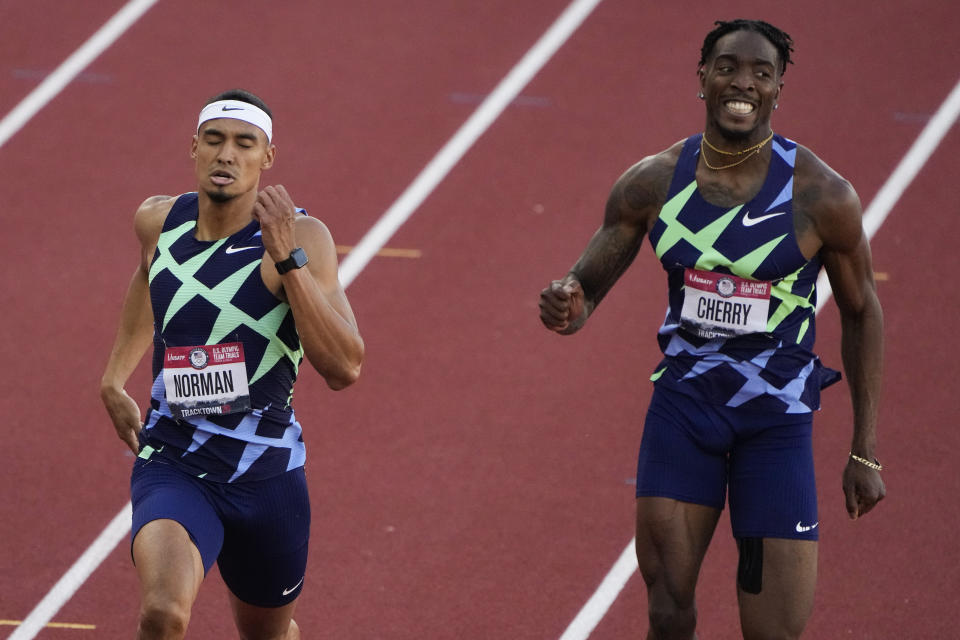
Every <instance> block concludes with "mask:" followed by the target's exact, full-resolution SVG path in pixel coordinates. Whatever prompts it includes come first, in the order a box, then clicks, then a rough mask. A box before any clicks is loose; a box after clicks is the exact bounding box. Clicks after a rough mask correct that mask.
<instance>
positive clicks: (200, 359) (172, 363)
mask: <svg viewBox="0 0 960 640" xmlns="http://www.w3.org/2000/svg"><path fill="white" fill-rule="evenodd" d="M163 384H164V387H166V391H167V404H168V405H169V406H170V411H171V413H173V417H174V418H177V419H180V418H188V417H190V416H198V415H199V416H210V415H218V416H219V415H227V414H230V413H244V412H247V411H250V390H249V388H248V386H247V365H246V362H245V361H244V358H243V343H241V342H230V343H226V344H214V345H198V346H195V347H167V348H166V350H165V351H164V356H163Z"/></svg>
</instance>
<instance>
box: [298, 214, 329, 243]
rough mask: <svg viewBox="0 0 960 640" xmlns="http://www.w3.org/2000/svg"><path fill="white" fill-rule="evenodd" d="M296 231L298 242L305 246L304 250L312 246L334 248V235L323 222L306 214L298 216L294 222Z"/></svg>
mask: <svg viewBox="0 0 960 640" xmlns="http://www.w3.org/2000/svg"><path fill="white" fill-rule="evenodd" d="M294 225H295V226H294V230H295V232H296V234H297V242H298V243H299V244H301V245H304V249H308V248H309V247H310V246H313V247H316V248H326V247H333V235H331V233H330V229H328V228H327V225H325V224H324V223H323V222H322V221H320V220H319V219H317V218H314V217H312V216H308V215H306V214H303V215H300V216H297V219H296V221H295V222H294Z"/></svg>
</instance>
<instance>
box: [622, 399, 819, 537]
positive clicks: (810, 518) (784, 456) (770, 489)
mask: <svg viewBox="0 0 960 640" xmlns="http://www.w3.org/2000/svg"><path fill="white" fill-rule="evenodd" d="M812 431H813V415H812V414H810V413H805V414H783V413H765V412H763V413H761V412H750V411H743V410H739V409H736V408H731V407H724V406H719V405H711V404H706V403H701V402H698V401H697V400H695V399H693V398H691V397H689V396H686V395H683V394H681V393H677V392H676V391H671V390H669V389H663V388H660V387H659V386H657V387H655V388H654V392H653V397H652V399H651V400H650V408H649V410H648V411H647V418H646V423H645V425H644V429H643V438H642V441H641V443H640V454H639V457H638V463H637V497H638V498H639V497H644V496H659V497H666V498H673V499H675V500H681V501H683V502H692V503H695V504H702V505H706V506H709V507H713V508H715V509H721V510H722V509H723V507H724V503H725V502H726V493H727V490H728V488H729V499H730V524H731V528H732V529H733V535H734V536H735V537H737V538H791V539H799V540H816V539H817V538H818V533H819V526H818V525H819V521H818V518H817V490H816V483H815V480H814V468H813V444H812Z"/></svg>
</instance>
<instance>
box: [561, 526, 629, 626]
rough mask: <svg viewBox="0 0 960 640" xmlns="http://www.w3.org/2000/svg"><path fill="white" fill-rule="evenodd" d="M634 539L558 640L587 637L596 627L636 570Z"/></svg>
mask: <svg viewBox="0 0 960 640" xmlns="http://www.w3.org/2000/svg"><path fill="white" fill-rule="evenodd" d="M635 540H636V538H634V539H633V540H631V541H630V544H628V545H627V548H626V549H624V550H623V553H621V554H620V557H619V558H617V561H616V562H614V563H613V568H612V569H610V571H609V572H607V575H606V577H604V579H603V582H601V583H600V586H599V587H598V588H597V590H596V591H594V593H593V595H592V596H590V599H589V600H587V604H585V605H583V608H582V609H580V613H578V614H577V617H576V618H574V619H573V622H571V623H570V626H569V627H567V630H566V631H564V632H563V635H562V636H560V640H579V639H580V638H588V637H590V634H591V633H593V630H594V629H596V628H597V625H598V624H600V621H601V620H603V616H605V615H606V614H607V611H609V609H610V606H611V605H612V604H613V601H614V600H616V599H617V596H618V595H619V594H620V592H621V591H623V588H624V587H625V586H626V584H627V580H629V579H630V577H631V576H633V574H634V572H635V571H636V570H637V568H638V567H637V554H636V551H635V549H634V546H635Z"/></svg>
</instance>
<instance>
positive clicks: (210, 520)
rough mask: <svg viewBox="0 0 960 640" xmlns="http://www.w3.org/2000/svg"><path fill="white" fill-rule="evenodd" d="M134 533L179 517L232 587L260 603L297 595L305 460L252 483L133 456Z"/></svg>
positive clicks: (208, 563) (303, 547)
mask: <svg viewBox="0 0 960 640" xmlns="http://www.w3.org/2000/svg"><path fill="white" fill-rule="evenodd" d="M130 493H131V497H132V502H133V527H132V530H131V537H130V541H131V548H132V544H133V539H134V538H136V536H137V533H138V532H139V531H140V529H141V528H142V527H143V526H144V525H145V524H147V523H148V522H151V521H153V520H158V519H170V520H175V521H176V522H179V523H180V524H181V525H182V526H183V528H184V529H186V531H187V533H188V534H189V535H190V539H191V540H192V541H193V543H194V544H195V545H196V546H197V549H198V550H199V551H200V556H201V558H203V569H204V573H206V572H207V571H209V570H210V567H212V566H213V563H214V561H216V562H217V565H218V567H219V569H220V575H221V576H222V577H223V581H224V582H225V583H226V585H227V587H228V588H229V589H230V591H232V592H233V594H234V595H235V596H237V597H238V598H239V599H240V600H241V601H243V602H246V603H248V604H252V605H254V606H258V607H281V606H284V605H286V604H289V603H290V602H293V600H295V599H296V597H297V596H298V595H299V594H300V590H301V588H302V585H303V579H304V574H305V571H306V566H307V543H308V540H309V537H310V501H309V496H308V494H307V481H306V476H305V475H304V470H303V467H300V468H298V469H293V470H291V471H288V472H286V473H284V474H282V475H279V476H276V477H273V478H268V479H266V480H261V481H256V482H241V483H231V484H224V483H217V482H210V481H208V480H203V479H201V478H197V477H194V476H192V475H189V474H188V473H185V472H184V471H182V470H181V469H180V468H178V467H177V466H176V465H174V464H171V463H168V462H165V461H163V460H157V459H153V460H144V459H142V458H137V460H136V462H135V463H134V466H133V473H132V475H131V479H130Z"/></svg>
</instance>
